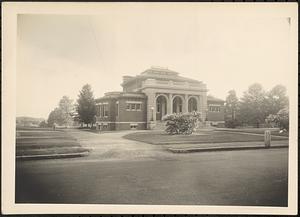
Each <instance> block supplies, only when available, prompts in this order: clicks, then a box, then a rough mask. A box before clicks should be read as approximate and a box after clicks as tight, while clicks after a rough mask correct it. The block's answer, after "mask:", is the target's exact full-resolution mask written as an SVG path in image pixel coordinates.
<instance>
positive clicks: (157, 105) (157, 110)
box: [156, 103, 160, 113]
mask: <svg viewBox="0 0 300 217" xmlns="http://www.w3.org/2000/svg"><path fill="white" fill-rule="evenodd" d="M156 112H157V113H160V104H159V103H157V104H156Z"/></svg>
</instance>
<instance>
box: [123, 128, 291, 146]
mask: <svg viewBox="0 0 300 217" xmlns="http://www.w3.org/2000/svg"><path fill="white" fill-rule="evenodd" d="M123 138H125V139H129V140H135V141H140V142H146V143H150V144H182V143H226V142H252V141H264V136H263V135H250V134H239V133H236V132H225V131H206V132H199V133H198V134H192V135H168V134H167V133H165V132H164V131H149V132H136V133H131V134H127V135H125V136H124V137H123ZM272 140H287V138H283V137H273V138H272Z"/></svg>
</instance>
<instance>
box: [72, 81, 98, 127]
mask: <svg viewBox="0 0 300 217" xmlns="http://www.w3.org/2000/svg"><path fill="white" fill-rule="evenodd" d="M76 110H77V113H78V116H79V119H80V121H81V122H83V123H85V124H87V126H88V125H89V123H92V126H93V120H94V116H95V115H96V103H95V100H94V96H93V92H92V88H91V86H90V85H89V84H86V85H84V86H83V87H82V89H81V91H80V92H79V95H78V99H77V106H76Z"/></svg>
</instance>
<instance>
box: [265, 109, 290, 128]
mask: <svg viewBox="0 0 300 217" xmlns="http://www.w3.org/2000/svg"><path fill="white" fill-rule="evenodd" d="M266 122H267V123H269V124H273V125H275V126H278V127H279V128H280V130H289V109H288V108H284V109H281V110H280V111H279V112H278V113H277V114H276V115H273V114H270V115H269V116H268V117H267V119H266Z"/></svg>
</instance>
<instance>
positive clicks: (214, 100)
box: [207, 95, 225, 102]
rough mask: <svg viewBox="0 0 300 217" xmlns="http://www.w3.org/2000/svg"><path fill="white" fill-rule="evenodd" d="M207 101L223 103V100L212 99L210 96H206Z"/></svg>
mask: <svg viewBox="0 0 300 217" xmlns="http://www.w3.org/2000/svg"><path fill="white" fill-rule="evenodd" d="M207 101H211V102H225V100H222V99H219V98H216V97H214V96H212V95H208V96H207Z"/></svg>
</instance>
